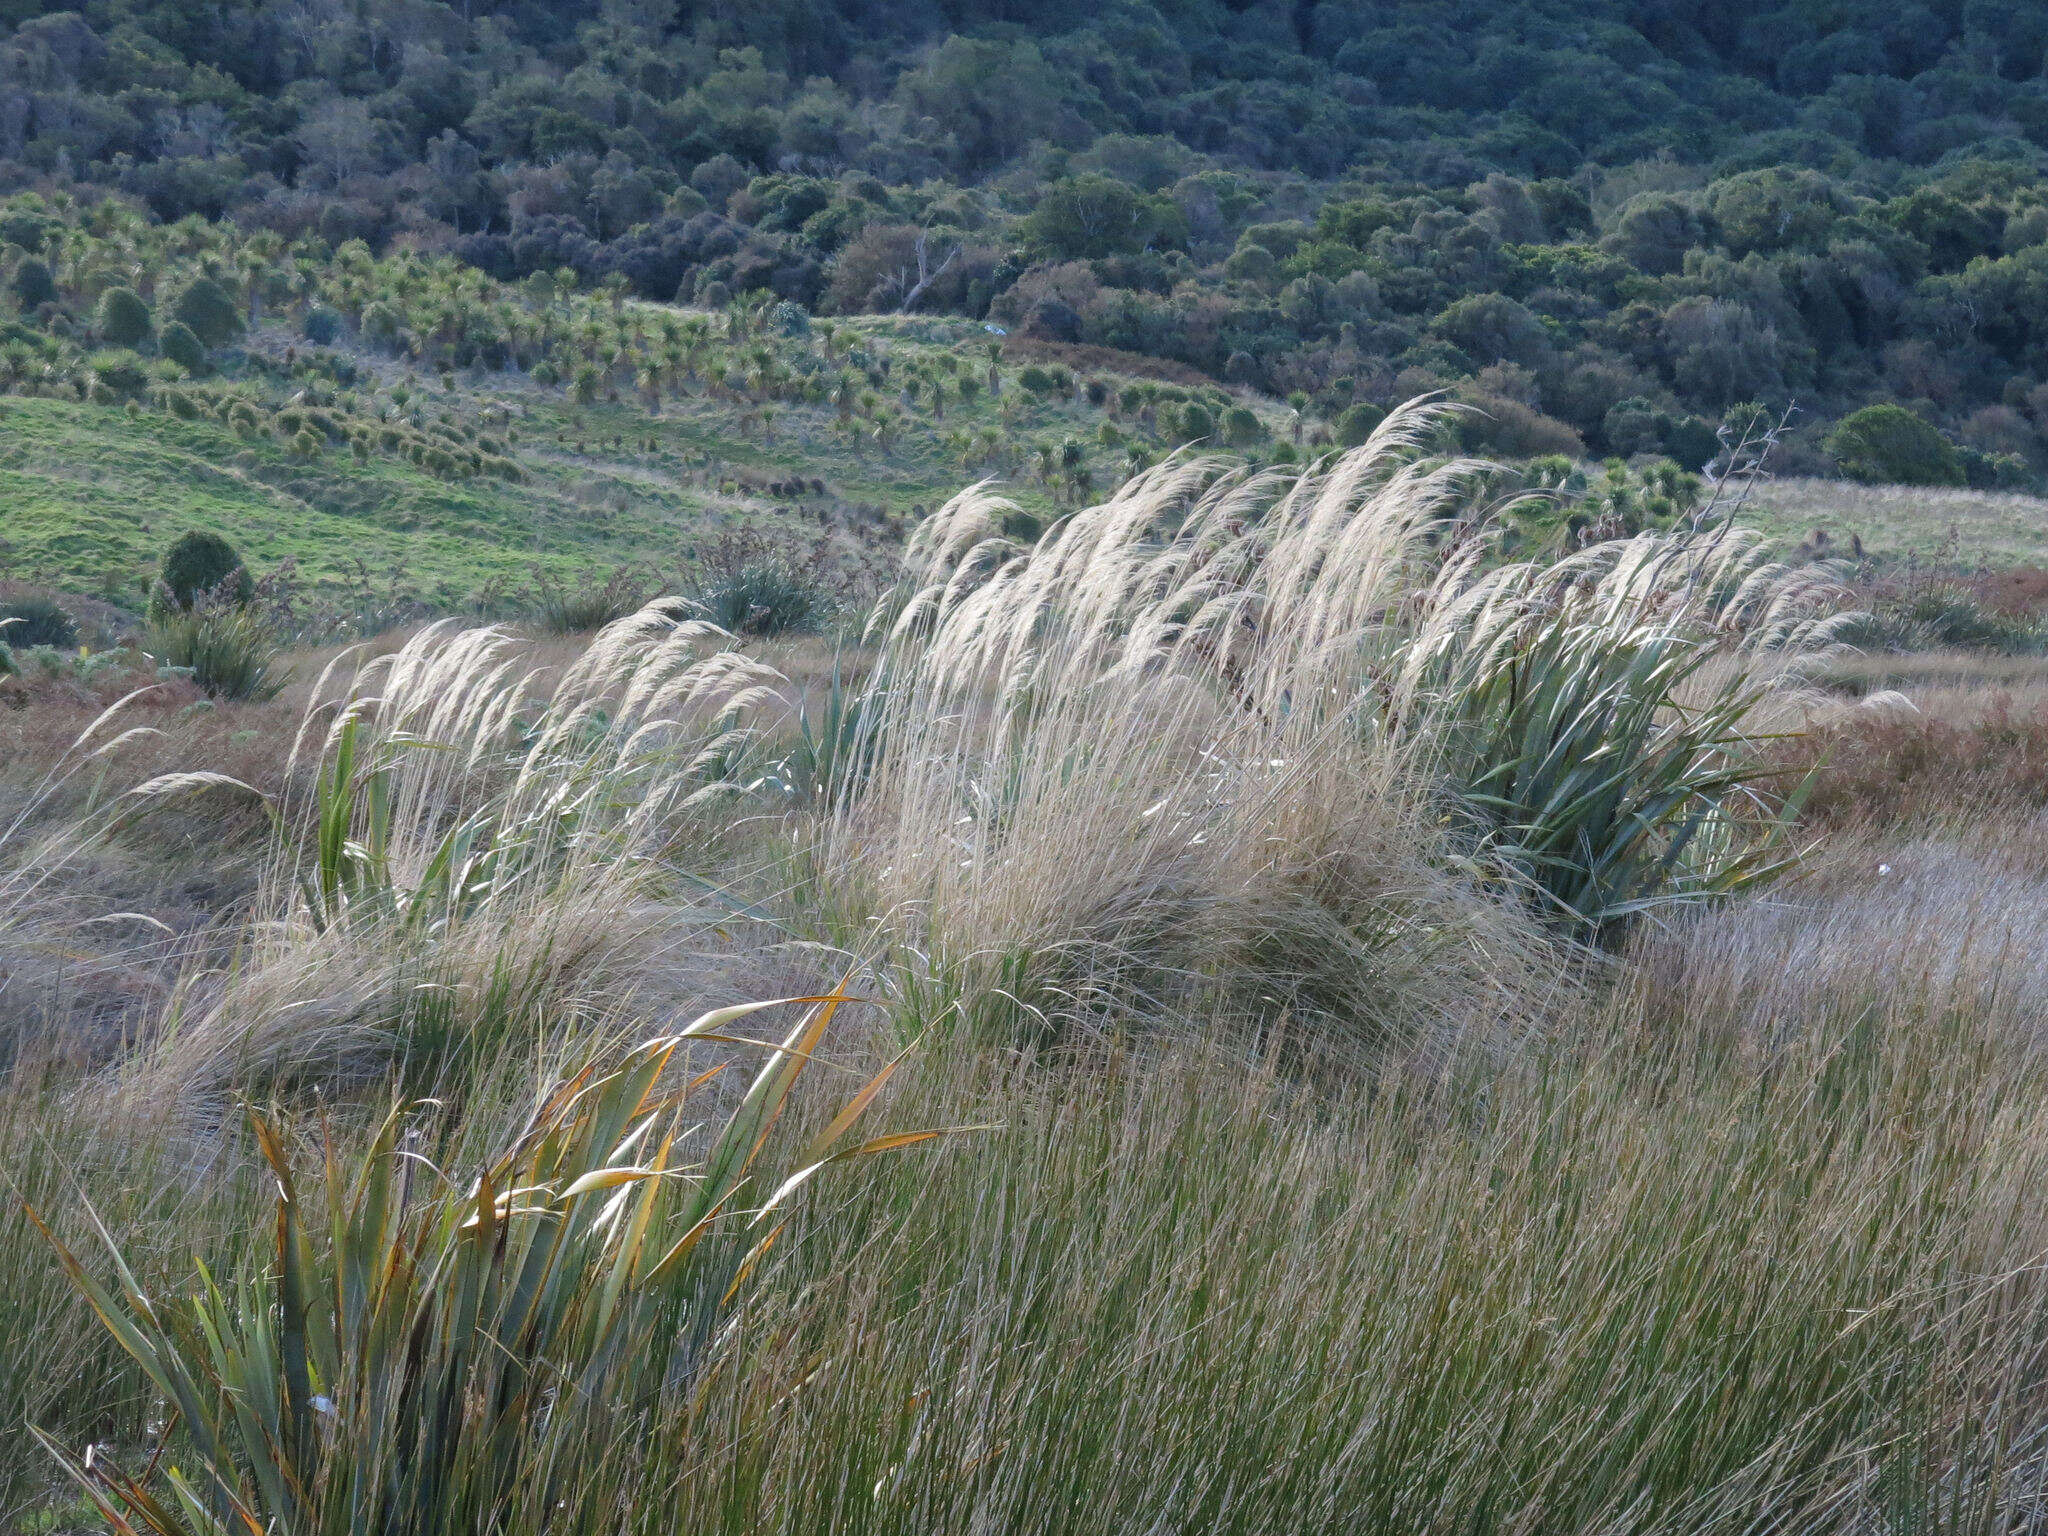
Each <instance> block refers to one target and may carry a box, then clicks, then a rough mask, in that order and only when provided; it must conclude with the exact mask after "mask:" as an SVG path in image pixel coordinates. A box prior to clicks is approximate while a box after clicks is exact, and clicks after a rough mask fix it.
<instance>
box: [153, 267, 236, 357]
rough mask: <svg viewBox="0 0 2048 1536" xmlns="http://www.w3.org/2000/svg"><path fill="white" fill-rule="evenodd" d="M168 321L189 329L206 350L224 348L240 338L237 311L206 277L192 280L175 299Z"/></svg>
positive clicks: (231, 302) (212, 281)
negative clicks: (171, 320) (203, 344)
mask: <svg viewBox="0 0 2048 1536" xmlns="http://www.w3.org/2000/svg"><path fill="white" fill-rule="evenodd" d="M171 318H172V319H174V320H176V321H177V322H178V323H179V324H181V325H184V326H187V327H189V328H190V329H191V331H192V334H193V335H195V336H197V337H198V338H199V339H200V340H201V341H202V342H204V343H205V344H206V345H207V346H208V347H209V348H211V347H224V346H226V345H227V344H228V343H229V342H231V341H233V340H234V339H235V338H236V337H237V336H239V335H241V334H242V311H241V309H240V307H239V306H237V305H236V303H235V301H234V300H233V299H232V298H231V297H229V295H228V291H227V290H226V289H225V288H223V287H221V285H220V284H219V283H217V282H215V281H214V280H213V279H212V278H210V277H202V278H198V279H195V280H194V281H193V282H192V283H191V284H190V285H189V286H187V287H186V289H185V290H184V292H182V293H180V294H179V295H178V297H177V299H176V300H175V301H174V302H173V303H172V305H171Z"/></svg>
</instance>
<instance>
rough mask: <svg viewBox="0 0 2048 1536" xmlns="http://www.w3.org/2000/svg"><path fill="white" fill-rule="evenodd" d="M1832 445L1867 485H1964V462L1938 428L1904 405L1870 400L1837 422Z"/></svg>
mask: <svg viewBox="0 0 2048 1536" xmlns="http://www.w3.org/2000/svg"><path fill="white" fill-rule="evenodd" d="M1826 446H1827V450H1828V452H1829V453H1830V454H1831V455H1833V456H1834V460H1835V463H1836V464H1837V465H1839V466H1840V467H1841V470H1842V473H1843V474H1845V475H1847V476H1848V477H1849V478H1850V479H1851V480H1861V481H1863V482H1865V483H1866V484H1890V485H1961V484H1963V483H1964V479H1965V476H1964V473H1963V461H1962V459H1961V457H1960V456H1959V455H1958V454H1957V453H1956V450H1955V446H1954V445H1953V444H1952V443H1950V442H1949V440H1948V439H1947V438H1945V437H1943V436H1942V435H1941V433H1940V431H1939V430H1938V429H1936V428H1935V427H1932V426H1930V425H1928V423H1926V422H1924V421H1922V420H1921V419H1920V418H1919V417H1918V416H1915V415H1914V414H1913V413H1912V412H1911V411H1909V410H1907V409H1906V408H1905V407H1904V406H1902V405H1866V406H1865V407H1863V409H1862V410H1860V411H1857V412H1855V413H1853V414H1852V415H1849V416H1845V417H1843V418H1842V420H1841V421H1839V422H1838V423H1836V425H1835V430H1834V431H1832V432H1830V433H1829V434H1828V437H1827V444H1826Z"/></svg>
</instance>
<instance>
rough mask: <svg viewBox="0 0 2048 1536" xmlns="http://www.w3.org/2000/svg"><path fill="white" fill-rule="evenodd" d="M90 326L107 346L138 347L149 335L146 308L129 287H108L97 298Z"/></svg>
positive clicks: (147, 309) (147, 308)
mask: <svg viewBox="0 0 2048 1536" xmlns="http://www.w3.org/2000/svg"><path fill="white" fill-rule="evenodd" d="M94 323H95V324H96V325H97V326H98V327H99V333H100V337H101V339H102V340H104V341H106V342H108V343H109V344H110V345H113V346H116V347H139V346H141V345H142V343H143V341H144V340H145V339H147V338H148V336H149V330H150V321H149V306H148V305H147V304H145V303H143V302H142V300H141V299H140V298H139V297H137V296H136V293H135V290H134V289H132V288H109V289H108V290H107V291H106V292H105V293H103V294H101V295H100V304H99V313H98V315H97V316H96V318H95V321H94Z"/></svg>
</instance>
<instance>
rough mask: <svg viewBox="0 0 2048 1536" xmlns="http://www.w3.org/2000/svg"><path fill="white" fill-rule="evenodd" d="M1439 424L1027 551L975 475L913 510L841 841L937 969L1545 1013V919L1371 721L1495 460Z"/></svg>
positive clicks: (1202, 492)
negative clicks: (1301, 470)
mask: <svg viewBox="0 0 2048 1536" xmlns="http://www.w3.org/2000/svg"><path fill="white" fill-rule="evenodd" d="M1435 421H1436V417H1435V415H1434V414H1433V413H1431V412H1428V411H1420V410H1417V411H1409V412H1405V413H1397V415H1395V416H1394V417H1391V418H1389V420H1388V422H1386V423H1385V424H1383V426H1382V428H1381V430H1380V431H1379V433H1377V434H1376V436H1375V438H1374V439H1373V441H1372V443H1371V444H1370V445H1369V446H1368V447H1367V448H1366V449H1364V450H1362V451H1361V452H1360V453H1359V454H1357V455H1354V456H1352V457H1349V458H1346V459H1343V460H1340V461H1337V462H1335V463H1334V464H1332V465H1329V466H1327V467H1325V468H1323V469H1319V470H1316V471H1313V472H1311V473H1309V474H1305V475H1283V474H1278V473H1263V474H1254V473H1250V472H1247V471H1245V470H1243V469H1241V468H1236V469H1234V468H1229V467H1226V466H1225V465H1223V464H1221V463H1220V462H1218V461H1214V460H1206V459H1192V460H1190V459H1182V460H1173V461H1169V462H1168V463H1166V464H1163V465H1161V466H1159V467H1158V468H1156V469H1154V470H1152V471H1150V472H1148V473H1146V474H1145V475H1142V476H1140V477H1138V478H1137V479H1135V480H1133V481H1131V482H1129V483H1128V484H1126V485H1125V486H1124V487H1123V488H1122V489H1121V490H1119V491H1118V492H1116V493H1115V494H1114V495H1113V496H1111V497H1110V498H1109V499H1108V500H1107V501H1105V502H1103V503H1101V504H1099V505H1096V506H1093V507H1089V508H1086V509H1084V510H1082V511H1079V512H1076V513H1074V514H1072V515H1071V516H1069V517H1067V518H1065V519H1063V520H1061V521H1060V522H1058V523H1056V524H1055V525H1053V527H1051V528H1050V529H1048V530H1047V531H1046V532H1045V533H1044V534H1043V535H1042V536H1041V538H1040V539H1039V540H1038V542H1037V544H1036V545H1035V546H1033V547H1032V548H1030V549H1028V550H1027V549H1023V548H1020V547H1018V546H1016V545H1014V544H1012V543H1011V542H1009V541H1008V540H1006V539H1004V538H1003V537H1002V535H1001V533H1000V531H999V529H1000V525H1001V521H1002V517H1003V515H1004V513H1005V512H1006V511H1007V510H1008V508H1007V506H1006V504H1005V503H1003V502H1002V501H1000V500H999V499H997V498H995V497H993V496H992V495H990V494H989V492H988V491H987V489H986V487H983V486H977V487H975V488H972V489H970V490H969V491H967V492H965V493H963V494H962V495H961V496H959V497H957V498H955V499H954V501H953V502H951V503H949V504H948V505H947V506H946V507H944V508H942V509H940V511H939V512H937V513H936V514H934V516H933V517H932V518H930V519H928V520H927V521H926V523H925V524H924V525H923V526H922V527H920V529H919V530H918V532H917V535H916V537H915V538H914V540H913V542H912V546H911V549H910V555H909V559H910V567H911V576H910V579H909V582H908V586H909V589H910V590H909V591H908V593H907V595H905V596H904V597H902V598H901V599H899V600H898V601H897V603H896V604H895V606H894V608H893V610H892V614H891V627H890V630H889V633H888V637H887V644H886V648H885V652H884V656H883V660H882V663H881V665H880V666H879V667H878V669H877V673H878V675H879V676H882V677H884V678H886V680H887V686H886V688H885V689H883V690H881V691H879V692H878V695H877V696H876V697H875V698H874V699H872V700H871V701H870V703H869V705H868V706H867V709H866V710H865V711H864V712H866V713H871V714H872V716H873V718H874V719H875V720H876V722H877V724H876V732H877V741H878V743H879V745H878V747H877V757H878V761H877V762H876V765H875V768H874V770H873V771H872V772H871V773H870V774H869V775H868V776H867V779H866V786H867V787H866V789H865V791H864V792H863V793H862V794H860V795H859V796H856V797H852V798H851V799H849V800H848V801H846V802H845V803H843V804H842V805H841V806H840V807H839V808H838V809H837V810H836V811H835V813H834V815H833V816H832V818H831V822H830V824H829V826H828V827H827V829H826V833H825V837H824V839H823V845H824V847H825V849H826V854H825V858H826V863H827V867H828V868H830V869H831V870H832V871H833V872H834V877H835V879H839V880H841V881H842V882H845V883H849V884H852V885H854V886H855V887H856V888H857V895H856V898H855V899H856V900H857V901H862V902H864V903H865V905H866V906H867V908H868V910H869V912H870V913H873V914H879V915H880V916H881V917H882V918H883V920H884V931H885V932H886V933H887V934H888V935H889V936H890V937H892V938H894V939H895V940H897V941H898V942H899V943H900V944H901V946H902V950H903V954H904V956H905V958H906V959H907V961H908V963H909V969H910V971H911V972H912V974H913V975H915V974H916V973H918V972H920V971H923V972H925V973H928V974H930V975H933V976H936V977H940V978H946V979H945V980H944V983H943V985H941V986H939V987H938V989H937V990H939V991H940V992H941V993H943V992H946V991H951V990H958V991H959V992H961V993H962V994H963V1006H964V1007H965V1008H966V1009H967V1011H968V1012H969V1013H970V1014H977V1013H985V1014H988V1015H989V1016H990V1017H991V1018H996V1017H1002V1016H1005V1015H1008V1016H1012V1017H1015V1016H1018V1015H1021V1016H1022V1017H1024V1018H1026V1019H1035V1020H1038V1021H1040V1022H1048V1021H1050V1022H1060V1023H1071V1022H1075V1021H1077V1020H1083V1019H1086V1018H1087V1017H1089V1016H1091V1015H1093V1014H1096V1013H1098V1012H1099V1011H1100V1010H1101V1009H1102V1008H1104V1007H1111V1006H1113V1007H1117V1008H1130V1007H1136V1008H1138V1009H1139V1010H1140V1011H1141V1012H1144V1011H1150V1010H1153V1009H1157V1008H1163V1007H1164V1006H1165V1005H1167V1004H1168V1003H1169V1002H1171V1001H1173V1000H1175V999H1180V1000H1181V1001H1182V1002H1183V1003H1184V1002H1185V1000H1186V998H1187V997H1188V995H1189V994H1190V993H1191V992H1194V993H1205V994H1220V995H1222V996H1223V997H1225V998H1228V999H1230V1000H1231V1005H1232V1006H1233V1007H1242V1008H1244V1009H1247V1010H1249V1011H1251V1012H1253V1013H1256V1014H1261V1015H1266V1016H1273V1015H1277V1014H1278V1013H1280V1012H1282V1011H1286V1010H1292V1011H1302V1010H1307V1011H1310V1012H1313V1013H1317V1014H1326V1015H1330V1016H1338V1017H1343V1018H1345V1019H1347V1020H1349V1021H1351V1022H1352V1024H1353V1025H1354V1027H1355V1028H1356V1030H1357V1032H1358V1035H1359V1037H1360V1038H1362V1039H1365V1040H1367V1041H1369V1042H1373V1043H1402V1044H1405V1043H1410V1042H1412V1041H1413V1040H1414V1039H1415V1038H1416V1037H1417V1036H1418V1035H1420V1034H1422V1033H1424V1032H1426V1031H1436V1030H1447V1029H1452V1028H1455V1027H1456V1026H1457V1025H1459V1024H1461V1023H1462V1022H1465V1021H1468V1020H1482V1019H1489V1020H1499V1019H1502V1018H1507V1019H1510V1020H1517V1021H1519V1020H1521V1019H1522V1018H1524V1017H1525V1016H1526V1012H1527V1008H1528V1004H1529V1000H1530V999H1531V998H1532V997H1533V996H1535V995H1537V994H1538V993H1539V992H1540V991H1541V990H1542V989H1544V988H1545V987H1547V986H1549V985H1551V984H1553V983H1554V981H1555V978H1556V972H1555V969H1554V965H1553V962H1552V960H1551V958H1550V957H1549V956H1548V955H1547V954H1546V952H1545V946H1544V944H1543V942H1542V939H1541V936H1540V933H1539V931H1538V927H1537V925H1536V924H1535V923H1534V922H1532V921H1531V920H1530V918H1529V917H1528V915H1527V914H1526V913H1525V912H1523V911H1521V910H1520V909H1519V908H1518V907H1517V905H1516V904H1515V903H1513V902H1511V901H1507V900H1503V899H1501V898H1500V897H1499V896H1498V895H1496V894H1493V893H1489V892H1488V891H1486V890H1484V889H1482V888H1481V886H1480V883H1479V882H1478V881H1476V880H1474V879H1472V878H1471V877H1470V875H1469V874H1468V873H1466V872H1464V871H1462V870H1461V869H1460V868H1459V865H1458V861H1457V859H1456V857H1455V850H1454V849H1453V848H1452V846H1451V844H1450V840H1449V833H1448V829H1447V828H1446V827H1445V826H1444V825H1443V824H1442V820H1441V817H1440V816H1438V815H1436V814H1435V813H1434V812H1433V811H1432V808H1431V806H1430V803H1429V800H1428V797H1427V796H1426V795H1425V794H1424V793H1422V792H1421V787H1420V785H1419V782H1418V781H1417V780H1416V778H1415V776H1414V775H1413V773H1412V772H1411V771H1410V765H1409V764H1408V763H1406V762H1405V761H1404V760H1403V758H1402V755H1401V754H1400V753H1398V752H1394V751H1389V750H1387V749H1386V746H1385V744H1384V742H1383V741H1382V740H1380V739H1379V738H1378V736H1376V735H1375V733H1373V732H1372V731H1370V730H1368V729H1366V728H1365V725H1366V722H1367V719H1368V717H1369V715H1370V710H1369V709H1366V708H1365V707H1364V706H1366V705H1368V704H1370V703H1371V701H1372V697H1373V695H1372V689H1371V686H1370V683H1371V677H1370V674H1369V673H1367V672H1365V671H1363V670H1362V669H1361V655H1362V651H1361V645H1362V643H1363V641H1364V640H1365V639H1367V638H1369V637H1370V635H1371V634H1372V633H1373V632H1374V630H1375V629H1383V628H1385V627H1386V625H1387V624H1388V622H1389V621H1388V619H1387V617H1386V615H1387V614H1388V612H1389V611H1390V610H1391V609H1393V608H1394V607H1396V606H1398V604H1399V602H1400V601H1401V600H1402V598H1403V597H1405V595H1406V594H1407V593H1408V592H1409V591H1410V590H1412V588H1413V587H1414V585H1415V584H1416V583H1417V582H1418V581H1419V580H1421V579H1422V575H1421V573H1422V571H1423V569H1424V566H1425V563H1426V560H1427V558H1428V556H1429V551H1428V548H1427V545H1426V542H1425V534H1426V533H1427V532H1428V530H1430V529H1432V528H1434V527H1437V526H1439V525H1441V524H1442V523H1444V522H1445V521H1446V520H1447V519H1448V518H1449V517H1450V516H1451V515H1452V514H1453V513H1454V512H1455V511H1456V510H1458V509H1459V508H1460V507H1461V506H1462V505H1463V503H1464V501H1465V499H1466V498H1467V496H1468V493H1469V488H1470V485H1471V481H1472V478H1473V475H1474V473H1475V466H1473V465H1470V464H1467V463H1463V462H1454V463H1450V464H1436V465H1430V464H1424V463H1420V462H1416V461H1415V460H1414V457H1413V452H1414V450H1415V449H1416V448H1417V447H1418V446H1419V445H1420V444H1421V442H1422V441H1423V439H1424V438H1425V436H1426V435H1427V434H1428V433H1429V432H1430V431H1431V430H1432V428H1433V426H1434V423H1435Z"/></svg>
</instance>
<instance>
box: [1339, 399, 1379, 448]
mask: <svg viewBox="0 0 2048 1536" xmlns="http://www.w3.org/2000/svg"><path fill="white" fill-rule="evenodd" d="M1386 419H1387V413H1386V412H1385V411H1383V410H1381V409H1380V408H1379V407H1378V406H1376V405H1374V404H1373V403H1372V402H1371V401H1370V400H1359V401H1356V402H1354V403H1353V404H1351V405H1348V406H1346V407H1345V408H1344V414H1343V415H1341V416H1339V417H1338V418H1337V427H1336V431H1337V441H1338V443H1339V444H1340V445H1342V446H1343V447H1346V448H1357V447H1360V446H1361V445H1363V444H1364V442H1365V440H1366V439H1367V438H1369V437H1371V436H1372V434H1373V431H1374V429H1376V428H1377V427H1378V426H1379V424H1380V423H1381V422H1383V421H1385V420H1386Z"/></svg>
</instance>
